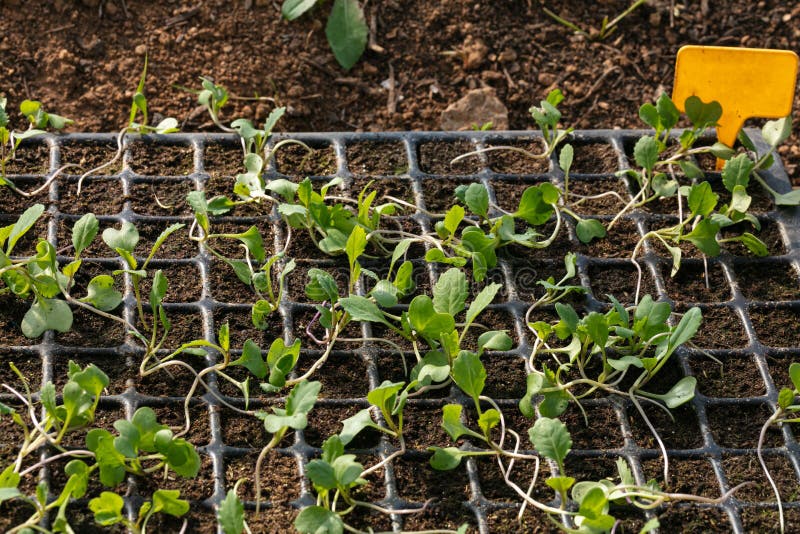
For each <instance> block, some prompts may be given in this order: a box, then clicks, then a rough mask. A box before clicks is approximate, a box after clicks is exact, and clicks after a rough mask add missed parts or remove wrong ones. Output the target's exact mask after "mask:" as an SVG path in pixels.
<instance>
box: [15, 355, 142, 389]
mask: <svg viewBox="0 0 800 534" xmlns="http://www.w3.org/2000/svg"><path fill="white" fill-rule="evenodd" d="M70 360H72V361H74V362H75V363H77V364H78V365H80V367H81V368H84V367H86V366H87V365H89V364H90V363H93V364H95V365H96V366H97V367H99V368H100V369H101V370H102V371H103V372H104V373H105V374H106V375H107V376H108V381H109V382H108V386H106V389H105V392H104V394H106V395H121V394H123V393H124V392H125V390H126V389H127V388H128V386H129V384H130V385H132V384H133V380H134V378H135V377H136V376H137V375H138V372H139V370H138V369H134V368H133V366H129V365H128V363H127V362H126V361H125V358H120V357H119V355H117V354H113V353H109V354H106V355H102V356H101V355H93V356H91V357H86V356H80V357H76V356H74V355H63V356H60V357H57V358H55V359H54V362H53V382H54V383H55V385H56V387H57V388H60V387H61V386H63V385H64V384H65V383H66V382H67V369H68V368H69V361H70ZM34 363H35V362H33V361H31V362H30V363H27V364H26V365H25V367H26V368H28V369H30V371H29V372H26V375H27V376H29V377H30V376H34V375H33V373H32V371H33V370H34V369H33V367H34V365H33V364H34ZM16 365H17V367H19V364H18V363H17V364H16ZM0 369H2V366H0ZM20 369H21V368H20ZM0 381H4V380H3V379H2V378H0ZM8 383H13V381H12V382H8ZM31 386H32V387H33V388H38V384H36V383H32V384H31Z"/></svg>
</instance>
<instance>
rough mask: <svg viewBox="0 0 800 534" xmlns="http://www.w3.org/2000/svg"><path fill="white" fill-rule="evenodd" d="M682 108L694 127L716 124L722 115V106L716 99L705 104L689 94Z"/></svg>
mask: <svg viewBox="0 0 800 534" xmlns="http://www.w3.org/2000/svg"><path fill="white" fill-rule="evenodd" d="M684 108H685V109H686V115H687V116H688V117H689V120H690V121H692V124H693V125H694V126H695V127H696V128H707V127H710V126H716V124H717V121H718V120H719V118H720V117H722V106H721V105H720V103H719V102H717V101H716V100H712V101H711V102H709V103H708V104H705V103H703V101H702V100H700V99H699V98H698V97H696V96H690V97H689V98H687V99H686V102H685V104H684Z"/></svg>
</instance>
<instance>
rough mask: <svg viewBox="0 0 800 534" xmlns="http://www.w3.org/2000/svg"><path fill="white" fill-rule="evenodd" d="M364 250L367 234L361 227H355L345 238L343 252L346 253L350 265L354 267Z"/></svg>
mask: <svg viewBox="0 0 800 534" xmlns="http://www.w3.org/2000/svg"><path fill="white" fill-rule="evenodd" d="M366 249H367V234H366V232H365V231H364V229H363V228H362V227H360V226H356V227H355V228H353V231H352V232H350V236H349V237H348V238H347V243H346V245H345V252H346V253H347V259H348V260H349V261H350V265H355V263H356V262H357V261H358V258H359V257H361V255H362V254H363V253H364V251H365V250H366Z"/></svg>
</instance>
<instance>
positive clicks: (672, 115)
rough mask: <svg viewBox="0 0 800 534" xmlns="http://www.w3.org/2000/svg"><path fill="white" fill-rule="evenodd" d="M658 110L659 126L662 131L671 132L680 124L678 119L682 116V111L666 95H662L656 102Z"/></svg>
mask: <svg viewBox="0 0 800 534" xmlns="http://www.w3.org/2000/svg"><path fill="white" fill-rule="evenodd" d="M656 109H657V110H658V118H659V125H660V129H661V130H669V129H671V128H674V127H675V125H676V124H678V119H679V118H680V116H681V113H680V111H678V108H677V107H676V106H675V103H674V102H672V99H671V98H670V97H669V95H667V94H666V93H661V96H660V97H658V100H657V101H656Z"/></svg>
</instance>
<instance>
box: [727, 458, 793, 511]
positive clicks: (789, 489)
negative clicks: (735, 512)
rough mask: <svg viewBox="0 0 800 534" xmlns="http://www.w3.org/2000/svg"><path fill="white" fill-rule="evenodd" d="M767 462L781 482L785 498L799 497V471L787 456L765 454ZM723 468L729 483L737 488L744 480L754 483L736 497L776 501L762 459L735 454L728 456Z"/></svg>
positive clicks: (741, 499) (770, 471)
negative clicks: (760, 462) (796, 471)
mask: <svg viewBox="0 0 800 534" xmlns="http://www.w3.org/2000/svg"><path fill="white" fill-rule="evenodd" d="M764 463H766V464H767V469H769V473H770V475H771V476H772V479H773V481H774V482H775V483H776V484H777V485H778V491H779V492H780V494H781V498H782V499H785V500H792V501H793V500H795V499H796V498H797V495H796V492H797V474H796V473H795V471H794V468H793V467H792V464H791V462H790V461H789V459H788V458H787V457H786V456H783V455H776V454H764ZM722 467H723V469H724V470H725V478H727V479H728V485H729V486H730V487H734V486H736V485H737V484H741V483H742V482H752V483H751V484H748V485H746V486H745V487H743V488H741V489H740V490H739V491H737V492H736V498H737V499H739V500H740V501H746V502H775V493H774V492H773V490H772V486H771V485H770V484H769V481H768V480H767V476H766V475H765V474H764V471H763V470H762V468H761V464H759V462H758V459H756V458H753V456H752V455H747V456H734V455H724V456H723V457H722Z"/></svg>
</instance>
